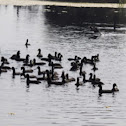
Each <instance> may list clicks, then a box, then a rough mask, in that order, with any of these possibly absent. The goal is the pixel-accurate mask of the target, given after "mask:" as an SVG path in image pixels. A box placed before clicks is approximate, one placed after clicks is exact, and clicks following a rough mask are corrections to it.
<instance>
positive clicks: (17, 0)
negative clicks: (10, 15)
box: [0, 0, 126, 8]
mask: <svg viewBox="0 0 126 126" xmlns="http://www.w3.org/2000/svg"><path fill="white" fill-rule="evenodd" d="M0 5H17V6H33V5H50V6H67V7H97V8H126V4H119V3H75V2H56V1H54V2H52V1H38V0H34V1H33V0H6V1H5V0H0Z"/></svg>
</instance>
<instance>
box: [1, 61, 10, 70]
mask: <svg viewBox="0 0 126 126" xmlns="http://www.w3.org/2000/svg"><path fill="white" fill-rule="evenodd" d="M0 67H1V69H7V70H10V69H11V67H9V66H5V65H4V62H2V63H1V66H0Z"/></svg>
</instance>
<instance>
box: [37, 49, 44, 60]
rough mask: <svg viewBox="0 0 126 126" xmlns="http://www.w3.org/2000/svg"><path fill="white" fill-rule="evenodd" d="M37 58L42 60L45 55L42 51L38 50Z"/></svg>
mask: <svg viewBox="0 0 126 126" xmlns="http://www.w3.org/2000/svg"><path fill="white" fill-rule="evenodd" d="M37 57H38V58H42V57H43V55H42V54H41V49H38V54H37Z"/></svg>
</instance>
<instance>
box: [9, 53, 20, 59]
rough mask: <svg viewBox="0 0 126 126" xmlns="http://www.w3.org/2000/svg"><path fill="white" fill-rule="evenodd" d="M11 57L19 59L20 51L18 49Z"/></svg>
mask: <svg viewBox="0 0 126 126" xmlns="http://www.w3.org/2000/svg"><path fill="white" fill-rule="evenodd" d="M10 58H11V59H12V60H16V59H19V58H20V51H17V53H16V54H13V55H12V56H11V57H10Z"/></svg>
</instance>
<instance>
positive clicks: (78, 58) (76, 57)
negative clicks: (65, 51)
mask: <svg viewBox="0 0 126 126" xmlns="http://www.w3.org/2000/svg"><path fill="white" fill-rule="evenodd" d="M80 59H81V58H80V57H78V56H77V55H75V57H74V58H68V60H69V61H72V60H74V61H77V60H80Z"/></svg>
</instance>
